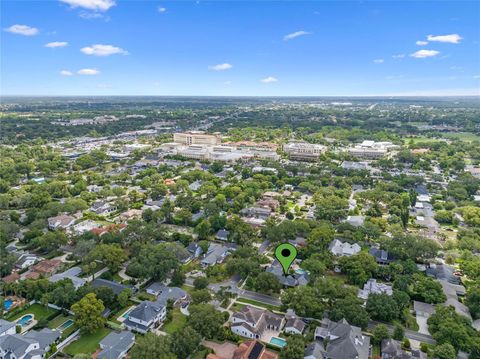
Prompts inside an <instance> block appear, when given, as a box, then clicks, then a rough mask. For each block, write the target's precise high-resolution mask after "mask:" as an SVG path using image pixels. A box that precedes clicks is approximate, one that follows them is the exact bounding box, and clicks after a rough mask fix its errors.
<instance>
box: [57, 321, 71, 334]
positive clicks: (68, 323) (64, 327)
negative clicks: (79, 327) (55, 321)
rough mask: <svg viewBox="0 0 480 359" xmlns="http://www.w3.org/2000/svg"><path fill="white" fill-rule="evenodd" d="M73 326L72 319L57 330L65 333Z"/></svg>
mask: <svg viewBox="0 0 480 359" xmlns="http://www.w3.org/2000/svg"><path fill="white" fill-rule="evenodd" d="M72 325H73V320H72V319H68V320H66V321H65V322H64V323H63V324H62V325H60V326H58V327H57V330H59V331H61V332H63V331H64V330H65V329H67V328H69V327H70V326H72Z"/></svg>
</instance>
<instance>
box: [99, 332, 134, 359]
mask: <svg viewBox="0 0 480 359" xmlns="http://www.w3.org/2000/svg"><path fill="white" fill-rule="evenodd" d="M133 344H135V335H134V334H133V333H132V332H129V331H126V330H123V331H121V332H112V333H110V334H108V335H107V336H106V337H105V338H103V339H102V340H101V341H100V349H101V352H100V353H98V354H97V356H96V358H97V359H103V358H105V359H121V358H125V357H126V356H127V352H128V351H129V350H130V348H131V347H132V346H133Z"/></svg>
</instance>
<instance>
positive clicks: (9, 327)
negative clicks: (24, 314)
mask: <svg viewBox="0 0 480 359" xmlns="http://www.w3.org/2000/svg"><path fill="white" fill-rule="evenodd" d="M15 332H16V331H15V323H12V322H9V321H8V320H5V319H0V337H1V336H2V335H9V334H15Z"/></svg>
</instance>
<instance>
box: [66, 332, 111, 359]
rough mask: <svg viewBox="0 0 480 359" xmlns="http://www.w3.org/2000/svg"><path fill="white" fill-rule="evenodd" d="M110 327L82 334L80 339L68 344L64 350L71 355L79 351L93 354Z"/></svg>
mask: <svg viewBox="0 0 480 359" xmlns="http://www.w3.org/2000/svg"><path fill="white" fill-rule="evenodd" d="M108 333H110V329H107V328H101V329H98V330H97V331H95V332H93V333H91V334H82V335H81V336H80V338H79V339H77V340H75V341H74V342H73V343H71V344H70V345H68V346H67V347H66V348H65V349H64V350H63V351H64V352H65V353H67V354H69V355H72V356H73V355H76V354H79V353H85V354H91V353H93V352H95V351H96V350H97V348H98V343H100V341H101V340H102V339H103V338H105V337H106V336H107V335H108Z"/></svg>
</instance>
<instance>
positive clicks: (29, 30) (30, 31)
mask: <svg viewBox="0 0 480 359" xmlns="http://www.w3.org/2000/svg"><path fill="white" fill-rule="evenodd" d="M4 30H5V31H7V32H11V33H12V34H18V35H23V36H34V35H37V34H38V29H37V28H36V27H31V26H28V25H18V24H17V25H12V26H10V27H7V28H6V29H4Z"/></svg>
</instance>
